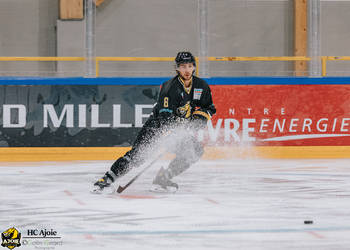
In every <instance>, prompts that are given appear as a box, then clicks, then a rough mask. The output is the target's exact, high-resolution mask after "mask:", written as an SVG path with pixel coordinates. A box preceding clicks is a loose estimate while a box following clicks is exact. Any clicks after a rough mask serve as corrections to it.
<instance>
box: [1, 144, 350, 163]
mask: <svg viewBox="0 0 350 250" xmlns="http://www.w3.org/2000/svg"><path fill="white" fill-rule="evenodd" d="M128 150H130V147H23V148H22V147H21V148H19V147H6V148H5V147H4V148H0V161H13V162H15V161H16V162H21V161H22V162H26V161H75V160H77V161H81V160H87V161H88V160H116V159H117V158H118V157H120V156H122V155H124V154H125V153H126V152H127V151H128ZM171 157H173V156H172V155H170V154H169V155H168V156H166V158H169V159H170V158H171ZM235 158H270V159H271V158H276V159H307V158H308V159H310V158H316V159H317V158H318V159H322V158H323V159H326V158H350V146H259V147H206V148H205V153H204V155H203V157H202V159H204V160H227V159H235Z"/></svg>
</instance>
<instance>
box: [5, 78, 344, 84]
mask: <svg viewBox="0 0 350 250" xmlns="http://www.w3.org/2000/svg"><path fill="white" fill-rule="evenodd" d="M170 78H171V76H169V77H111V78H109V77H99V78H83V77H69V78H44V77H43V78H39V77H0V85H160V84H162V83H163V82H165V81H167V80H168V79H170ZM205 80H206V81H207V82H208V83H209V84H210V85H347V84H350V77H212V78H206V79H205Z"/></svg>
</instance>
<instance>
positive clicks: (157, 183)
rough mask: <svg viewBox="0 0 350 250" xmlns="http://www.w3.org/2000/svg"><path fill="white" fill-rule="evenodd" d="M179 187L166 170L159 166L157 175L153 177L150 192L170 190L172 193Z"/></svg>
mask: <svg viewBox="0 0 350 250" xmlns="http://www.w3.org/2000/svg"><path fill="white" fill-rule="evenodd" d="M178 189H179V185H177V184H176V183H175V182H172V181H171V180H170V179H169V177H168V174H167V172H166V170H164V168H163V167H162V168H160V169H159V171H158V174H157V176H156V177H155V178H154V180H153V183H152V187H151V190H150V191H152V192H159V193H163V192H171V193H174V192H176V191H177V190H178Z"/></svg>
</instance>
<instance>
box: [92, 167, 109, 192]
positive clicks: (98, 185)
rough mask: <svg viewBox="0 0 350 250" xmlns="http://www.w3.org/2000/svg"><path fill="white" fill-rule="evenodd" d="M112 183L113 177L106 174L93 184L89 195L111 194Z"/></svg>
mask: <svg viewBox="0 0 350 250" xmlns="http://www.w3.org/2000/svg"><path fill="white" fill-rule="evenodd" d="M113 182H114V179H113V177H112V176H111V174H110V173H108V172H106V173H105V175H104V176H103V177H102V178H100V179H99V180H98V181H96V182H95V184H94V186H93V189H92V191H91V193H93V194H102V193H109V194H111V193H113V192H114V191H115V188H114V186H113V185H112V183H113Z"/></svg>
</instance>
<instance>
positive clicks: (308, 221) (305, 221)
mask: <svg viewBox="0 0 350 250" xmlns="http://www.w3.org/2000/svg"><path fill="white" fill-rule="evenodd" d="M313 223H314V222H313V221H312V220H304V224H313Z"/></svg>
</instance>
